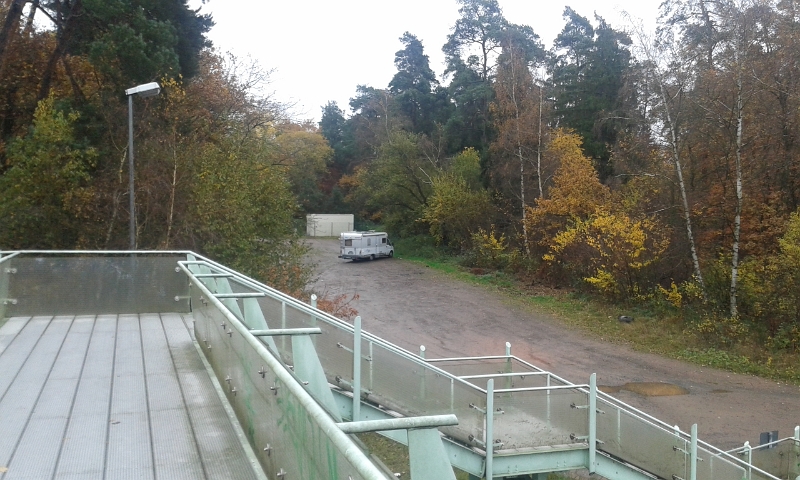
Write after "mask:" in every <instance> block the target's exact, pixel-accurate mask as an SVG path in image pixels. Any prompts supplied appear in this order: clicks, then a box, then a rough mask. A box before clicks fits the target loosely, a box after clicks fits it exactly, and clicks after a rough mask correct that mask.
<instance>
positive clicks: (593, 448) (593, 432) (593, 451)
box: [589, 373, 597, 474]
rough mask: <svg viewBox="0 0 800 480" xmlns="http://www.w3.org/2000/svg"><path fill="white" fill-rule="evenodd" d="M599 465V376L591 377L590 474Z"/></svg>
mask: <svg viewBox="0 0 800 480" xmlns="http://www.w3.org/2000/svg"><path fill="white" fill-rule="evenodd" d="M596 463H597V374H596V373H593V374H592V376H591V377H589V474H592V473H594V472H595V470H596Z"/></svg>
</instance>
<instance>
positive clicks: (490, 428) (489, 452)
mask: <svg viewBox="0 0 800 480" xmlns="http://www.w3.org/2000/svg"><path fill="white" fill-rule="evenodd" d="M484 436H485V439H484V440H485V444H486V480H491V479H492V478H494V475H493V469H494V379H493V378H490V379H489V381H488V382H486V431H485V432H484Z"/></svg>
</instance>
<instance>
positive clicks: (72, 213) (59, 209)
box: [0, 97, 97, 250]
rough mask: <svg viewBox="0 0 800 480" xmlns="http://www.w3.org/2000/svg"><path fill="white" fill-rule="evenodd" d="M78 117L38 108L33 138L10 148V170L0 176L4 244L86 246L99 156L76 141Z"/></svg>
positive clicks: (48, 103)
mask: <svg viewBox="0 0 800 480" xmlns="http://www.w3.org/2000/svg"><path fill="white" fill-rule="evenodd" d="M77 120H78V115H77V114H76V113H74V112H66V113H65V112H62V111H59V110H57V109H56V107H55V102H54V100H53V98H52V97H51V98H47V99H45V100H43V101H41V102H40V103H39V107H38V108H37V109H36V114H35V116H34V123H33V127H32V129H31V131H30V133H29V134H28V135H27V136H25V137H24V138H19V139H17V140H15V141H13V142H11V144H10V145H9V147H8V159H9V165H10V167H9V169H8V171H7V172H6V173H5V174H4V175H2V176H0V245H2V247H3V248H11V249H18V248H38V249H43V250H47V249H67V248H74V247H75V246H79V245H87V244H88V243H89V238H90V237H91V230H86V229H85V228H84V226H83V223H84V222H85V221H86V220H87V219H90V218H91V204H92V203H93V200H94V190H93V188H92V185H91V183H92V182H91V171H92V169H93V168H94V167H95V162H96V159H97V152H96V150H95V149H94V148H92V147H90V146H88V145H85V144H83V143H82V142H81V141H79V140H78V139H76V137H75V132H74V124H75V122H76V121H77Z"/></svg>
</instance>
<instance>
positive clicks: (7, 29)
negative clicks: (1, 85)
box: [0, 0, 27, 75]
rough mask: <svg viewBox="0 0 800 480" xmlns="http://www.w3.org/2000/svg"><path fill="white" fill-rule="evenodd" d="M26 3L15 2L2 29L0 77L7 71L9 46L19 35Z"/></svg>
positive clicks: (24, 0) (24, 1)
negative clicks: (17, 34) (15, 36)
mask: <svg viewBox="0 0 800 480" xmlns="http://www.w3.org/2000/svg"><path fill="white" fill-rule="evenodd" d="M26 3H27V0H13V1H12V2H11V6H10V7H9V8H8V13H7V14H6V19H5V21H4V22H3V27H2V28H0V75H2V73H3V70H4V69H5V65H6V55H7V52H8V46H9V45H10V44H11V39H12V38H13V37H14V35H15V33H17V29H18V27H19V19H20V18H21V17H22V9H23V8H24V7H25V4H26Z"/></svg>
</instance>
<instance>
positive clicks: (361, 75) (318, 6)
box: [189, 0, 661, 120]
mask: <svg viewBox="0 0 800 480" xmlns="http://www.w3.org/2000/svg"><path fill="white" fill-rule="evenodd" d="M498 2H499V4H500V7H501V8H502V9H503V14H504V16H505V18H506V19H507V20H508V21H510V22H512V23H517V24H524V25H530V26H531V27H532V28H533V30H534V32H536V33H537V34H538V35H539V37H540V38H541V39H542V41H543V42H544V43H545V45H546V46H548V47H549V46H550V45H551V44H552V41H553V39H554V38H555V37H556V35H558V33H559V32H560V31H561V29H562V28H563V26H564V20H563V19H562V17H561V15H562V13H563V11H564V6H565V5H569V6H571V7H572V8H573V9H574V10H575V11H577V12H578V13H579V14H580V15H583V16H584V17H587V18H589V20H591V21H592V22H594V13H595V12H597V14H598V15H600V16H602V17H603V18H605V19H606V21H607V22H608V23H610V24H611V26H612V27H614V28H618V29H622V28H624V27H625V23H624V21H623V20H622V19H621V16H620V12H621V11H622V10H623V9H624V10H627V11H628V12H629V13H631V14H632V15H633V16H635V17H638V18H641V19H642V20H644V22H645V24H646V25H654V23H655V18H656V16H657V13H658V5H659V4H660V3H661V0H638V1H637V0H609V1H602V0H595V1H591V0H570V1H567V2H565V1H563V0H498ZM189 4H190V6H192V8H197V7H201V8H202V9H201V12H203V13H211V14H212V15H213V17H214V21H215V22H216V25H215V26H214V27H213V28H212V30H211V32H210V34H209V37H210V39H211V41H212V42H213V43H214V46H215V47H216V48H217V49H218V50H220V51H221V52H231V53H233V54H234V55H236V56H237V57H246V56H248V55H249V56H252V57H253V58H254V59H256V60H257V61H258V62H259V64H261V66H262V67H264V68H265V69H275V72H274V74H273V75H272V77H271V78H272V85H271V88H272V90H274V92H275V96H276V98H277V99H278V100H280V101H283V102H291V103H294V104H295V107H294V109H293V111H294V114H295V116H296V117H297V118H298V119H314V120H319V117H320V115H321V107H322V106H323V105H325V104H326V103H327V102H328V101H329V100H334V101H336V102H337V103H338V104H339V108H341V109H343V110H344V111H345V113H346V114H349V113H350V105H349V100H350V98H351V97H353V96H354V95H355V91H356V86H357V85H359V84H366V85H369V86H371V87H375V88H385V87H386V86H388V84H389V81H390V80H391V79H392V76H393V75H394V74H395V72H396V69H395V66H394V54H395V52H397V51H398V50H400V49H401V48H402V47H403V46H402V44H401V43H400V41H399V38H400V36H402V35H403V33H404V32H406V31H408V32H411V33H412V34H414V35H416V36H417V38H419V39H420V40H421V41H422V44H423V46H424V47H425V53H426V54H427V55H428V57H429V59H430V65H431V68H432V69H433V70H434V71H435V72H436V74H437V76H439V77H441V74H442V73H443V71H444V65H443V62H444V55H443V54H442V45H444V44H445V42H446V37H447V35H448V33H450V28H451V27H452V26H453V24H454V23H455V21H456V19H457V18H458V5H457V3H456V1H455V0H395V1H393V2H388V1H385V0H207V1H206V4H205V5H201V0H190V1H189ZM440 80H441V78H440Z"/></svg>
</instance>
